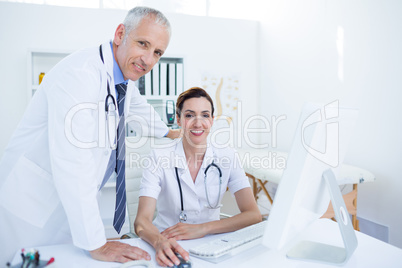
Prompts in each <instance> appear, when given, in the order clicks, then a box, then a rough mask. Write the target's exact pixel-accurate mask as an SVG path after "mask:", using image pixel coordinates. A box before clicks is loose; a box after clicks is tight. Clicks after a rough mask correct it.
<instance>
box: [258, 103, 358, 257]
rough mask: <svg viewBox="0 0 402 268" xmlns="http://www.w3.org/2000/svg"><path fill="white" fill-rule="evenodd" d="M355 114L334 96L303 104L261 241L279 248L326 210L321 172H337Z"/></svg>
mask: <svg viewBox="0 0 402 268" xmlns="http://www.w3.org/2000/svg"><path fill="white" fill-rule="evenodd" d="M357 115H358V113H357V111H356V110H354V109H346V108H340V107H339V103H338V101H336V102H333V103H330V104H327V105H324V106H323V105H317V104H311V103H310V104H306V105H305V106H304V108H303V111H302V113H301V115H300V118H299V122H298V126H297V129H296V132H295V136H294V140H293V144H292V148H291V151H290V153H289V157H288V159H287V163H286V168H285V170H284V173H283V175H282V178H281V182H280V184H279V186H278V189H277V192H276V194H275V199H274V202H273V206H272V209H271V212H270V214H269V218H268V223H267V227H266V229H265V234H264V237H263V244H264V245H265V246H267V247H269V248H271V249H281V248H282V247H283V246H284V245H286V244H287V243H288V242H289V241H290V240H292V239H293V238H294V237H295V236H296V235H297V234H299V233H300V232H302V231H303V230H304V229H305V228H306V227H307V226H308V225H309V224H310V223H312V222H313V221H315V220H316V219H318V218H320V217H321V216H322V215H323V214H324V213H325V211H326V209H327V208H328V204H329V200H330V196H329V192H328V189H327V187H326V184H325V181H324V180H323V179H322V174H323V172H324V171H326V170H328V169H332V171H333V172H334V174H335V175H337V173H338V170H339V167H340V165H341V163H342V161H343V158H344V156H345V152H346V149H347V147H348V142H349V139H350V136H351V134H352V130H353V127H354V125H355V122H356V120H357Z"/></svg>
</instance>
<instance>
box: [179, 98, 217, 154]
mask: <svg viewBox="0 0 402 268" xmlns="http://www.w3.org/2000/svg"><path fill="white" fill-rule="evenodd" d="M177 123H178V125H179V126H180V127H181V128H182V131H183V133H184V138H183V143H186V144H188V145H190V146H193V147H196V146H197V145H205V144H206V143H207V137H208V134H209V132H210V130H211V127H212V123H213V116H212V107H211V103H210V102H209V101H208V100H207V99H206V98H205V97H200V98H190V99H187V100H185V101H184V103H183V108H182V110H181V113H180V117H179V118H178V122H177Z"/></svg>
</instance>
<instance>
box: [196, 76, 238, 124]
mask: <svg viewBox="0 0 402 268" xmlns="http://www.w3.org/2000/svg"><path fill="white" fill-rule="evenodd" d="M239 85H240V83H239V77H238V75H234V74H231V75H220V74H204V75H203V76H202V79H201V86H202V88H204V89H205V90H206V91H207V92H208V94H209V95H210V96H211V98H212V100H213V101H214V106H215V120H219V119H226V121H227V123H228V124H231V123H232V121H236V119H237V112H238V106H239V100H240V97H239V95H240V94H239V90H240V89H239Z"/></svg>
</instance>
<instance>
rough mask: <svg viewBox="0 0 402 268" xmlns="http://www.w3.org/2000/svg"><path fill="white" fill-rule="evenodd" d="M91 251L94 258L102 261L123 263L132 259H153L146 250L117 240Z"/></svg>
mask: <svg viewBox="0 0 402 268" xmlns="http://www.w3.org/2000/svg"><path fill="white" fill-rule="evenodd" d="M89 253H90V254H91V256H92V258H94V259H95V260H100V261H110V262H112V261H113V262H121V263H123V262H128V261H132V260H147V261H149V260H151V256H149V254H148V253H147V252H146V251H144V250H142V249H140V248H137V247H133V246H130V245H128V244H126V243H120V242H117V241H110V242H107V243H106V244H104V245H103V246H102V247H100V248H98V249H95V250H92V251H90V252H89Z"/></svg>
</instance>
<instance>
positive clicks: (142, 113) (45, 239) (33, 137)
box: [0, 42, 168, 266]
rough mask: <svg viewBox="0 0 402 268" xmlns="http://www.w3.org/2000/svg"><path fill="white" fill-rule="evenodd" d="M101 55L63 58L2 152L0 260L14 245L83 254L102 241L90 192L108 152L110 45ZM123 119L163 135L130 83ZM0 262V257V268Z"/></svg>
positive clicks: (96, 184)
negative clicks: (67, 248)
mask: <svg viewBox="0 0 402 268" xmlns="http://www.w3.org/2000/svg"><path fill="white" fill-rule="evenodd" d="M102 49H103V57H104V61H105V63H104V64H103V63H102V61H101V59H100V56H99V47H96V48H91V49H85V50H81V51H78V52H76V53H74V54H72V55H70V56H68V57H66V58H65V59H63V60H62V61H61V62H60V63H59V64H57V65H56V66H55V67H54V68H53V69H52V70H51V71H50V72H49V73H47V74H46V76H45V78H44V79H43V82H42V84H41V86H40V87H39V89H38V90H37V92H36V93H35V95H34V97H33V99H32V100H31V102H30V104H29V106H28V108H27V110H26V112H25V114H24V116H23V118H22V120H21V122H20V124H19V125H18V127H17V130H16V131H15V133H14V135H13V137H12V138H11V140H10V143H9V145H8V147H7V148H6V150H5V152H4V156H3V159H2V161H1V162H0V218H1V220H0V243H1V244H0V252H2V254H0V255H1V256H3V257H6V258H10V255H9V254H10V252H11V253H12V254H14V253H15V252H16V250H17V249H19V248H20V247H22V246H23V247H29V246H34V245H44V244H56V243H64V242H69V241H71V238H72V241H73V242H74V244H75V245H76V246H78V247H80V248H83V249H86V250H93V249H96V248H99V247H100V246H102V245H103V244H104V243H105V242H106V238H105V232H104V226H103V223H102V220H101V217H100V213H99V208H98V203H97V194H98V190H99V186H100V184H101V182H102V180H103V177H104V174H105V171H106V166H107V164H108V161H109V158H110V155H111V152H112V150H111V148H110V146H109V143H108V142H107V141H108V140H107V136H106V137H105V133H106V131H105V130H104V128H105V125H106V124H105V108H104V107H105V106H104V101H105V98H106V95H107V89H106V84H107V79H109V83H110V91H111V94H112V95H113V96H115V89H114V81H113V55H112V50H111V47H110V43H109V42H107V43H105V44H103V45H102ZM116 99H117V98H116ZM77 105H78V106H77ZM77 108H82V109H81V110H80V109H77ZM98 108H99V109H98ZM125 114H126V119H127V118H129V119H130V115H135V116H137V118H138V117H140V118H141V119H142V120H140V121H141V123H142V127H145V128H151V126H150V125H149V124H151V123H150V122H155V124H154V125H153V126H152V131H151V132H150V134H153V135H154V136H156V137H162V136H163V135H165V134H166V133H167V131H168V128H167V127H166V125H165V124H164V123H163V122H162V121H161V120H160V118H159V116H158V115H157V114H156V113H155V111H154V110H153V109H152V108H151V106H150V105H149V104H147V102H146V100H145V99H144V98H143V97H142V96H141V95H140V93H139V91H138V89H137V88H136V87H135V86H134V82H132V81H130V82H129V84H128V89H127V94H126V100H125ZM70 121H71V124H70V123H69V122H70ZM66 122H67V123H66ZM65 124H67V127H66V126H65ZM69 125H71V128H70V127H69ZM98 129H100V131H99V130H98ZM140 132H141V131H140ZM142 132H143V133H144V132H145V131H142ZM148 133H149V132H148ZM82 147H90V148H82ZM92 147H93V148H92ZM111 217H113V215H111ZM67 222H68V224H67ZM4 252H6V254H4V255H3V253H4ZM7 252H8V253H9V254H8V255H7ZM3 263H4V262H3V259H1V258H0V266H1V265H2V264H3Z"/></svg>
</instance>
